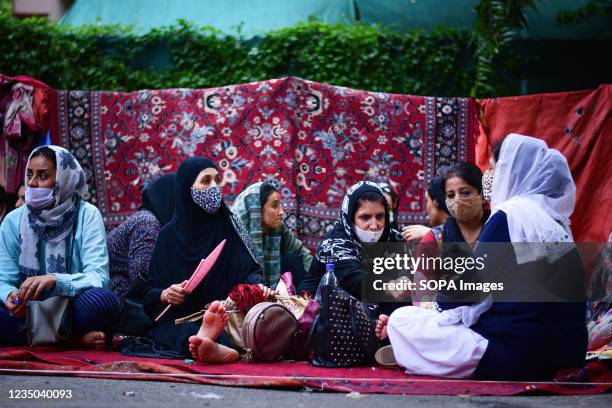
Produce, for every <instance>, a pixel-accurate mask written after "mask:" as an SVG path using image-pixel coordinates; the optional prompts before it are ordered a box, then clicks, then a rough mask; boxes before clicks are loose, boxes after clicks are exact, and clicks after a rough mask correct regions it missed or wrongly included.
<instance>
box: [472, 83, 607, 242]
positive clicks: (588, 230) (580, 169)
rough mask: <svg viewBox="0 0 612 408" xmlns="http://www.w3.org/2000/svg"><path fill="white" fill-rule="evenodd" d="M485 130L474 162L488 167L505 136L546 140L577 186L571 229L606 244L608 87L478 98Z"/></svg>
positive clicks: (580, 236)
mask: <svg viewBox="0 0 612 408" xmlns="http://www.w3.org/2000/svg"><path fill="white" fill-rule="evenodd" d="M479 102H480V104H481V106H482V111H483V115H482V118H483V121H482V122H483V129H482V133H481V134H480V136H479V137H478V142H477V146H476V160H477V163H478V165H479V166H480V167H481V168H486V167H488V161H489V157H490V146H492V145H494V144H495V143H497V142H498V141H500V140H503V138H504V137H505V136H506V135H507V134H509V133H521V134H523V135H529V136H535V137H538V138H540V139H542V140H544V141H545V142H546V143H547V144H548V146H550V147H553V148H555V149H557V150H559V151H560V152H561V153H563V155H564V156H565V158H566V159H567V161H568V164H569V167H570V170H571V172H572V176H573V177H574V181H575V182H576V208H575V210H574V214H573V215H572V218H571V222H572V224H571V227H572V232H573V235H574V240H575V241H576V242H607V241H608V239H609V237H610V236H612V217H611V216H610V213H612V164H611V163H610V160H611V159H612V85H610V84H606V85H601V86H600V87H599V88H597V89H593V90H588V91H578V92H558V93H546V94H536V95H524V96H509V97H504V98H494V99H482V100H480V101H479Z"/></svg>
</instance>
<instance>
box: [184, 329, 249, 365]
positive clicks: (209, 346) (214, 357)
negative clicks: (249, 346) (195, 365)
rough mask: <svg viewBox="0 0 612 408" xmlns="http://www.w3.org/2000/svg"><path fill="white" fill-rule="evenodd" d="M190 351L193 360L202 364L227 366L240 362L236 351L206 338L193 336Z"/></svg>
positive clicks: (190, 341) (190, 340) (190, 339)
mask: <svg viewBox="0 0 612 408" xmlns="http://www.w3.org/2000/svg"><path fill="white" fill-rule="evenodd" d="M189 351H190V352H191V355H193V358H194V359H196V360H197V361H199V362H201V363H210V364H227V363H235V362H236V361H238V360H240V354H238V352H237V351H236V350H233V349H231V348H229V347H225V346H223V345H221V344H217V343H215V342H214V341H213V340H211V339H209V338H206V337H204V338H202V337H198V336H191V337H190V338H189Z"/></svg>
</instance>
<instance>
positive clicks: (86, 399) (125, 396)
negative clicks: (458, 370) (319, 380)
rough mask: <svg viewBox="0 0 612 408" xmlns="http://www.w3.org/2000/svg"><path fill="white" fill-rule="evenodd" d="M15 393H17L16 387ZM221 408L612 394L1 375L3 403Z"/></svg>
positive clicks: (604, 405)
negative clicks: (299, 387) (361, 389)
mask: <svg viewBox="0 0 612 408" xmlns="http://www.w3.org/2000/svg"><path fill="white" fill-rule="evenodd" d="M49 389H51V390H70V391H71V393H72V398H70V399H42V398H39V399H14V398H13V399H11V398H10V393H9V391H10V390H49ZM13 395H15V392H14V391H13ZM165 406H168V407H178V408H191V407H198V408H203V407H211V408H214V407H223V408H238V407H248V408H259V407H261V408H264V407H265V408H278V407H292V408H306V407H317V408H321V407H333V408H361V407H377V408H389V407H402V408H419V407H426V408H447V407H462V408H463V407H478V408H488V407H496V408H497V407H501V408H505V407H538V408H547V407H550V408H561V407H588V408H610V407H611V406H612V394H605V395H586V396H515V397H474V396H441V395H380V394H378V395H374V394H357V395H350V394H340V393H329V392H317V391H280V390H262V389H249V388H238V387H220V386H209V385H199V384H179V383H170V382H156V381H131V380H107V379H93V378H74V377H50V376H45V377H37V376H12V375H0V407H11V408H12V407H28V408H30V407H61V408H68V407H87V408H95V407H101V408H111V407H122V408H124V407H125V408H132V407H146V408H154V407H165Z"/></svg>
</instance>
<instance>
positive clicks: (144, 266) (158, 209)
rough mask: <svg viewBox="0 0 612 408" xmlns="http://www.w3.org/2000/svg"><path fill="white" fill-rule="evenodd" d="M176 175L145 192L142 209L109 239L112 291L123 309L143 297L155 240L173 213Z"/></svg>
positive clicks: (110, 285) (166, 176)
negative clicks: (131, 299) (128, 299)
mask: <svg viewBox="0 0 612 408" xmlns="http://www.w3.org/2000/svg"><path fill="white" fill-rule="evenodd" d="M175 180H176V175H175V174H174V173H171V174H166V175H164V176H162V177H160V178H159V179H157V180H155V181H154V182H153V183H151V184H149V185H148V186H146V187H145V188H144V190H143V191H142V206H141V207H140V210H139V211H137V212H136V213H135V214H132V215H131V216H129V217H128V218H127V219H126V220H125V221H123V222H122V223H121V224H120V225H118V226H117V227H116V228H115V229H113V230H112V231H111V232H110V233H109V234H108V238H107V244H108V257H109V262H110V267H109V274H110V284H109V287H110V289H112V290H113V292H115V294H116V295H117V298H118V299H119V304H120V305H121V308H123V306H124V304H125V298H126V296H128V293H129V292H130V291H131V293H130V296H131V297H134V296H135V297H141V296H142V291H143V289H144V284H145V282H146V279H147V274H148V271H149V263H150V262H151V256H152V255H153V249H154V248H155V241H156V240H157V235H158V234H159V231H160V230H161V228H162V227H163V226H164V225H166V224H167V223H168V222H170V219H171V218H172V215H173V214H174V191H175Z"/></svg>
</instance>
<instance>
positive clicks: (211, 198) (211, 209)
mask: <svg viewBox="0 0 612 408" xmlns="http://www.w3.org/2000/svg"><path fill="white" fill-rule="evenodd" d="M191 198H193V201H194V202H195V203H196V204H197V205H199V206H200V208H202V209H203V210H204V211H206V212H207V213H209V214H213V213H216V212H217V211H218V210H219V207H221V198H222V191H221V187H219V186H214V187H210V188H207V189H205V190H198V189H197V188H193V187H191Z"/></svg>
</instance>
